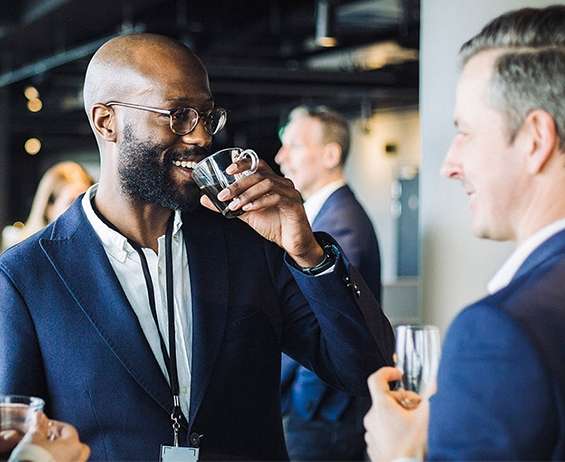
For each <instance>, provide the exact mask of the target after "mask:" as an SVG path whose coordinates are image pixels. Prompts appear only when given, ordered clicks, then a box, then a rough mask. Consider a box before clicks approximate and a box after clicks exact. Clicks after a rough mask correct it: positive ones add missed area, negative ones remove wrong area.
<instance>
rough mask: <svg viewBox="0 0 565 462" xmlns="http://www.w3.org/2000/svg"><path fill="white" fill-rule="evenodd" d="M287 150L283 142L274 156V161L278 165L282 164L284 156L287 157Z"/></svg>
mask: <svg viewBox="0 0 565 462" xmlns="http://www.w3.org/2000/svg"><path fill="white" fill-rule="evenodd" d="M287 152H288V149H287V148H286V147H285V145H284V144H283V145H282V146H281V147H280V149H279V150H278V152H277V155H276V156H275V162H276V163H277V164H278V165H282V164H283V162H284V161H285V159H286V157H287Z"/></svg>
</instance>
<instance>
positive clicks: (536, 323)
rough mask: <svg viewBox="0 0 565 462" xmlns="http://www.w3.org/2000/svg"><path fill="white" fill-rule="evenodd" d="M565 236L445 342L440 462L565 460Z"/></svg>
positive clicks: (436, 416)
mask: <svg viewBox="0 0 565 462" xmlns="http://www.w3.org/2000/svg"><path fill="white" fill-rule="evenodd" d="M564 335H565V231H562V232H560V233H558V234H556V235H554V236H553V237H551V238H549V239H548V240H547V241H545V242H544V243H543V244H542V245H541V246H540V247H538V248H537V249H536V250H535V251H534V252H533V253H532V254H531V255H530V256H529V257H528V258H527V260H526V261H525V262H524V264H523V265H522V266H521V267H520V269H519V271H518V272H517V273H516V275H515V277H514V278H513V280H512V281H511V282H510V284H509V285H508V286H506V287H505V288H504V289H502V290H500V291H498V292H496V293H495V294H493V295H490V296H488V297H485V298H483V299H482V300H480V301H478V302H477V303H474V304H473V305H471V306H470V307H468V308H467V309H465V310H464V311H463V312H462V313H461V314H460V315H459V316H458V317H457V318H456V320H455V321H454V322H453V324H452V326H451V327H450V329H449V333H448V335H447V337H446V339H445V343H444V347H443V353H442V360H441V365H440V370H439V376H438V393H437V394H436V395H435V396H434V397H433V398H432V401H431V415H430V429H429V457H430V459H435V460H548V459H553V460H565V431H564V429H565V348H564V347H563V338H564Z"/></svg>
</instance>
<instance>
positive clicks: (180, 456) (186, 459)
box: [160, 445, 200, 462]
mask: <svg viewBox="0 0 565 462" xmlns="http://www.w3.org/2000/svg"><path fill="white" fill-rule="evenodd" d="M199 451H200V450H199V448H183V447H180V446H165V445H162V446H161V458H160V460H161V462H198V452H199Z"/></svg>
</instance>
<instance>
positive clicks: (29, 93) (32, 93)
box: [24, 86, 39, 101]
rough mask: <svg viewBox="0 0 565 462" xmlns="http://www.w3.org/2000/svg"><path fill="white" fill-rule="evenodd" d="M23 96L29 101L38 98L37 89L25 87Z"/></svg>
mask: <svg viewBox="0 0 565 462" xmlns="http://www.w3.org/2000/svg"><path fill="white" fill-rule="evenodd" d="M24 96H25V97H26V98H27V99H29V100H30V101H31V100H32V99H37V98H39V91H37V88H35V87H32V86H30V87H26V89H25V90H24Z"/></svg>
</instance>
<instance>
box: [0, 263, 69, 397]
mask: <svg viewBox="0 0 565 462" xmlns="http://www.w3.org/2000/svg"><path fill="white" fill-rule="evenodd" d="M0 307H1V308H0V393H1V394H19V395H31V396H39V397H43V396H44V390H45V385H44V375H43V372H42V371H43V366H42V361H41V353H40V350H39V346H38V343H37V336H36V333H35V328H34V325H33V321H32V319H31V316H30V314H29V311H28V309H27V306H26V304H25V303H24V300H23V298H22V296H21V295H20V293H19V292H18V291H17V290H16V288H15V287H14V284H13V283H12V281H11V280H10V278H9V277H8V276H7V274H6V273H5V272H4V271H3V268H0ZM53 335H64V334H62V333H55V332H54V333H53Z"/></svg>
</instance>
